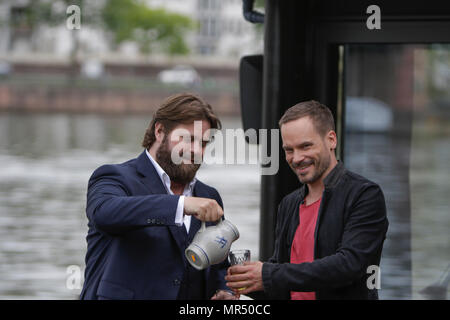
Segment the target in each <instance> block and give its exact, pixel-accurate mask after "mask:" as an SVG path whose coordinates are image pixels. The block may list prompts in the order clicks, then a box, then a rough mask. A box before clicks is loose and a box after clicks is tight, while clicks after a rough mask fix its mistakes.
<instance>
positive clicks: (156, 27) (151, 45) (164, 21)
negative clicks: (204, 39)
mask: <svg viewBox="0 0 450 320" xmlns="http://www.w3.org/2000/svg"><path fill="white" fill-rule="evenodd" d="M101 16H102V20H103V22H104V24H105V28H106V29H107V30H108V31H110V32H111V33H112V35H113V40H114V43H115V44H120V43H122V42H123V41H127V40H131V41H135V42H136V43H137V44H138V45H139V48H140V50H141V52H143V53H150V52H152V51H155V50H160V51H162V52H166V53H169V54H186V53H188V52H189V49H188V47H187V45H186V43H185V41H184V36H185V34H186V32H187V31H188V30H189V29H192V28H193V27H194V26H195V24H194V23H193V21H192V20H191V19H190V18H189V17H186V16H183V15H180V14H177V13H171V12H168V11H166V10H164V9H159V8H158V9H152V8H149V7H147V6H146V5H145V4H144V3H142V2H141V1H138V0H107V2H106V4H105V6H104V8H103V10H102V13H101Z"/></svg>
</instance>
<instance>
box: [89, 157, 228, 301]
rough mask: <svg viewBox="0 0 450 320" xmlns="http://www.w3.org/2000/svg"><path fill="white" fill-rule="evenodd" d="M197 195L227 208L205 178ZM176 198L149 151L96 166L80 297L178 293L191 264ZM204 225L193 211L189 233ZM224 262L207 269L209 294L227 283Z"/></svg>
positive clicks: (172, 295) (154, 296)
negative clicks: (176, 222)
mask: <svg viewBox="0 0 450 320" xmlns="http://www.w3.org/2000/svg"><path fill="white" fill-rule="evenodd" d="M194 196H196V197H204V198H211V199H215V200H216V201H217V202H218V203H219V204H220V205H221V206H222V207H223V204H222V200H221V198H220V195H219V193H218V192H217V190H216V189H214V188H212V187H209V186H207V185H205V184H204V183H202V182H201V181H197V182H196V184H195V187H194ZM178 199H179V196H177V195H169V194H167V192H166V189H165V188H164V185H163V184H162V181H161V179H160V178H159V176H158V174H157V172H156V170H155V168H154V167H153V165H152V163H151V162H150V160H149V159H148V157H147V155H146V153H145V151H144V152H143V153H142V154H141V155H140V156H139V157H138V158H136V159H132V160H129V161H127V162H125V163H122V164H117V165H104V166H101V167H100V168H98V169H97V170H95V171H94V173H93V174H92V176H91V178H90V180H89V184H88V192H87V206H86V214H87V217H88V220H89V223H88V227H89V231H88V235H87V237H86V239H87V253H86V270H85V281H84V286H83V289H82V292H81V295H80V299H99V298H106V299H165V300H170V299H176V298H177V295H178V291H179V289H180V283H181V281H182V279H183V275H184V272H185V270H186V266H187V264H188V261H187V260H186V258H185V256H184V248H185V247H186V243H185V241H186V240H185V239H186V236H185V235H183V232H184V233H185V232H186V231H185V229H184V226H177V225H175V213H176V208H177V204H178ZM207 225H208V224H207ZM200 226H201V222H200V220H198V219H196V218H195V217H194V216H192V220H191V226H190V230H189V232H190V234H191V233H193V234H195V233H196V232H197V231H198V229H199V228H200ZM183 229H184V230H183ZM226 267H227V262H224V263H222V264H219V265H215V266H212V267H210V268H208V269H206V270H205V271H204V274H203V275H204V281H203V282H204V283H205V284H206V287H205V288H204V292H205V293H206V296H205V298H206V299H209V298H211V297H212V295H213V294H214V293H215V291H216V290H217V289H226V288H227V287H226V286H225V280H224V277H225V274H226Z"/></svg>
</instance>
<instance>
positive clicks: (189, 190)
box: [145, 150, 197, 232]
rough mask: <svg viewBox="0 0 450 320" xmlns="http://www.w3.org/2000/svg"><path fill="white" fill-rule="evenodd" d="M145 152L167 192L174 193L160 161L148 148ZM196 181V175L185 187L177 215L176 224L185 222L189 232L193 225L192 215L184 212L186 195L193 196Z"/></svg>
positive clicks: (179, 201)
mask: <svg viewBox="0 0 450 320" xmlns="http://www.w3.org/2000/svg"><path fill="white" fill-rule="evenodd" d="M145 153H147V157H148V158H149V159H150V161H151V163H152V164H153V166H154V167H155V169H156V172H157V173H158V176H159V178H160V179H161V181H162V183H163V185H164V187H165V188H166V191H167V193H168V194H171V195H174V193H173V192H172V190H171V189H170V178H169V175H168V174H167V173H166V172H165V171H164V170H163V168H161V166H160V165H159V164H158V162H156V161H155V159H153V157H152V156H151V155H150V153H149V152H148V150H145ZM196 181H197V179H196V178H195V177H194V179H192V181H191V182H189V184H187V185H186V186H185V187H184V190H183V195H181V196H180V199H179V200H178V206H177V212H176V215H175V224H176V225H177V226H180V227H181V226H182V225H183V223H184V226H185V227H186V231H187V232H189V228H190V226H191V216H190V215H185V214H184V197H192V195H193V193H194V186H195V182H196Z"/></svg>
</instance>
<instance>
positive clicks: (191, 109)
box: [142, 93, 222, 149]
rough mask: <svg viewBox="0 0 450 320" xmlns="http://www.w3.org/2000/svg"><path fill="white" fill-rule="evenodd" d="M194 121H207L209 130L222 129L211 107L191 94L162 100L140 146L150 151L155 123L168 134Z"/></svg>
mask: <svg viewBox="0 0 450 320" xmlns="http://www.w3.org/2000/svg"><path fill="white" fill-rule="evenodd" d="M195 120H207V121H208V122H209V124H210V125H211V129H221V128H222V124H221V122H220V120H219V118H218V117H217V116H216V115H215V114H214V112H213V110H212V108H211V106H210V105H209V104H208V103H207V102H206V101H204V100H203V99H201V98H200V97H199V96H196V95H194V94H191V93H178V94H174V95H172V96H170V97H168V98H167V99H166V100H164V102H163V103H162V104H161V106H160V107H159V108H158V110H157V111H156V113H155V114H154V115H153V119H152V121H151V122H150V124H149V126H148V128H147V131H146V132H145V135H144V140H143V141H142V146H143V147H144V148H146V149H150V147H151V146H152V145H153V143H154V142H155V140H156V137H155V124H156V122H159V123H161V124H162V125H163V127H164V132H165V133H169V132H171V131H172V129H173V128H174V127H175V126H177V125H178V124H180V123H183V124H188V123H191V122H193V121H195Z"/></svg>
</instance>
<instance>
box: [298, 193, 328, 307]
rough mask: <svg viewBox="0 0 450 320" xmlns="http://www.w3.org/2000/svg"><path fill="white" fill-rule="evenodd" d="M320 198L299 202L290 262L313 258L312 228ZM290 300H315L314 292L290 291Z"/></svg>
mask: <svg viewBox="0 0 450 320" xmlns="http://www.w3.org/2000/svg"><path fill="white" fill-rule="evenodd" d="M321 200H322V198H320V199H319V200H317V201H316V202H314V203H311V204H310V205H308V206H307V205H305V204H303V203H302V204H301V205H300V210H299V215H300V224H299V225H298V227H297V231H295V236H294V240H293V241H292V248H291V263H303V262H312V261H313V260H314V230H315V229H316V221H317V215H318V213H319V207H320V202H321ZM291 299H292V300H316V293H315V292H295V291H291Z"/></svg>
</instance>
